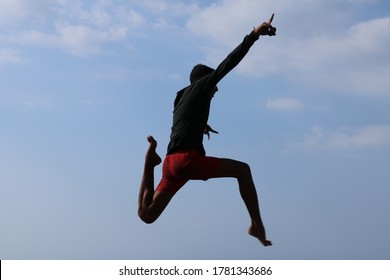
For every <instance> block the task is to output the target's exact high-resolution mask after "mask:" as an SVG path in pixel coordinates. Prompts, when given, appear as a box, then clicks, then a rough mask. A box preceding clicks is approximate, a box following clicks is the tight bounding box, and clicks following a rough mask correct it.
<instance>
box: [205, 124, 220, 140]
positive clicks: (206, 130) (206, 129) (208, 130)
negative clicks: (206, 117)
mask: <svg viewBox="0 0 390 280" xmlns="http://www.w3.org/2000/svg"><path fill="white" fill-rule="evenodd" d="M210 132H212V133H215V134H218V131H216V130H214V129H212V128H211V126H209V125H208V124H206V127H205V128H204V134H205V135H207V138H208V139H209V140H210Z"/></svg>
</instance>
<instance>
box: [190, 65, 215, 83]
mask: <svg viewBox="0 0 390 280" xmlns="http://www.w3.org/2000/svg"><path fill="white" fill-rule="evenodd" d="M213 71H214V69H213V68H211V67H208V66H206V65H204V64H198V65H195V66H194V68H193V69H192V71H191V74H190V82H191V84H193V83H194V82H196V81H197V80H199V79H201V78H202V77H204V76H206V75H208V74H210V73H212V72H213Z"/></svg>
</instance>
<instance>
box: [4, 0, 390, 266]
mask: <svg viewBox="0 0 390 280" xmlns="http://www.w3.org/2000/svg"><path fill="white" fill-rule="evenodd" d="M273 12H275V19H274V22H273V24H274V25H275V26H276V27H277V28H278V31H277V36H276V37H264V38H261V39H260V40H259V41H258V42H257V43H256V44H255V45H254V46H253V47H252V49H251V51H250V53H249V54H248V55H247V57H246V58H245V59H244V61H243V62H242V63H241V64H240V65H239V66H238V67H237V68H236V69H235V70H234V71H232V72H231V73H230V74H229V75H228V76H227V77H226V78H225V79H224V80H223V81H222V82H221V83H220V84H219V92H218V94H217V95H216V96H215V98H214V99H213V104H212V109H211V116H210V120H209V124H210V125H211V126H212V127H213V128H215V129H216V130H218V131H219V132H220V134H219V135H217V136H214V135H212V139H211V140H210V141H208V140H207V139H205V147H206V150H207V153H208V154H209V155H213V156H220V157H230V158H234V159H238V160H242V161H246V162H248V163H249V164H250V165H251V167H252V172H253V176H254V179H255V181H256V185H257V188H258V193H259V198H260V203H261V205H260V206H261V211H262V215H263V219H264V223H265V225H266V229H267V234H268V237H269V239H270V240H272V241H273V243H274V246H273V247H271V248H264V247H262V246H261V245H260V244H259V243H258V241H256V240H255V239H254V238H251V237H250V236H248V235H247V234H246V228H247V227H248V225H249V217H248V214H247V212H246V210H245V207H244V204H243V202H242V201H241V198H240V196H239V193H238V188H237V186H236V182H235V181H234V180H230V179H220V180H210V181H208V182H206V183H205V182H190V183H189V184H187V185H186V187H185V188H183V189H182V190H181V191H180V192H179V193H178V194H177V196H176V197H175V198H174V199H173V201H172V202H171V204H170V205H169V206H168V208H167V209H166V212H164V214H163V215H162V216H161V218H160V219H159V220H158V221H157V222H156V223H155V224H153V225H145V224H143V223H142V222H141V221H140V220H139V219H138V217H137V214H136V210H137V195H138V188H139V183H140V180H141V175H142V165H143V159H144V154H145V150H146V148H147V143H146V136H147V135H148V134H152V135H154V137H155V138H156V139H157V140H158V142H159V147H158V152H159V153H160V154H161V155H164V153H165V151H166V146H167V144H168V140H169V133H170V126H171V118H172V106H173V99H174V97H175V93H176V92H177V91H178V90H179V89H181V88H182V87H185V86H186V85H187V84H188V74H189V71H190V70H191V68H192V66H193V65H195V64H197V63H199V62H202V63H206V64H209V65H210V66H213V67H215V66H217V65H218V63H219V62H220V61H221V60H222V59H223V58H224V57H225V56H226V55H227V54H228V53H229V52H230V51H231V50H232V49H233V48H234V47H235V46H236V45H237V44H239V43H240V42H241V40H242V38H243V37H244V36H245V35H246V34H247V33H249V32H250V31H251V29H252V28H253V26H255V25H257V24H259V23H261V22H262V21H265V20H267V19H268V18H269V16H270V15H271V14H272V13H273ZM389 34H390V2H388V1H384V0H382V1H380V0H339V1H335V0H326V1H325V0H305V1H287V0H263V1H255V0H239V1H238V0H234V1H233V0H220V1H203V0H202V1H201V0H193V1H184V0H182V1H179V0H161V1H151V0H139V1H138V0H132V1H124V0H123V1H121V0H101V1H78V0H73V1H72V0H56V1H49V0H34V1H29V0H0V125H1V126H0V127H1V130H0V227H1V230H0V240H1V241H0V259H389V258H390V243H389V242H388V236H389V235H390V222H389V218H388V217H389V213H390V203H389V202H388V201H389V198H390V188H389V182H390V173H389V171H388V169H389V166H390V110H389V109H388V108H389V105H390V90H389V88H390V79H389V77H390V56H389V49H390V36H389ZM160 176H161V170H160V168H158V169H156V181H158V180H159V178H160Z"/></svg>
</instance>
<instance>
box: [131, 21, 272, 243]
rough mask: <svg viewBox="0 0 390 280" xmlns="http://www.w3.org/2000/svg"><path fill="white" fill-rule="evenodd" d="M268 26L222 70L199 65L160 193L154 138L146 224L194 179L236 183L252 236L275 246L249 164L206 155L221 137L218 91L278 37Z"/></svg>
mask: <svg viewBox="0 0 390 280" xmlns="http://www.w3.org/2000/svg"><path fill="white" fill-rule="evenodd" d="M273 16H274V15H272V16H271V18H270V20H269V21H268V22H264V23H262V24H261V25H259V26H257V27H255V28H254V29H253V31H252V32H251V33H250V34H249V35H247V36H245V38H244V40H243V41H242V43H241V44H240V45H239V46H238V47H237V48H236V49H234V50H233V51H232V52H231V53H230V54H229V55H228V56H227V57H226V58H225V59H224V60H223V61H222V62H221V64H219V66H218V67H217V68H216V69H212V68H210V67H208V66H206V65H203V64H198V65H196V66H195V67H194V68H193V70H192V72H191V74H190V82H191V84H190V85H189V86H187V87H186V88H184V89H182V90H180V91H179V92H178V93H177V96H176V99H175V101H174V111H173V125H172V131H171V136H170V142H169V145H168V149H167V155H166V157H165V159H164V163H163V167H162V179H161V181H160V183H159V184H158V185H157V188H156V190H155V189H154V168H155V167H156V166H157V165H159V164H160V163H161V158H160V156H159V155H158V154H157V153H156V147H157V142H156V140H155V139H154V138H153V137H152V136H148V137H147V140H148V142H149V148H148V150H147V152H146V156H145V166H144V173H143V177H142V182H141V187H140V191H139V199H138V215H139V217H140V218H141V219H142V221H144V222H145V223H148V224H149V223H153V222H154V221H155V220H156V219H157V218H158V217H159V216H160V214H161V213H162V212H163V211H164V209H165V207H166V206H167V205H168V203H169V201H170V200H171V199H172V197H173V196H174V195H175V193H176V192H177V191H178V190H179V189H180V188H181V187H182V186H184V184H185V183H187V182H188V181H189V180H204V181H206V180H208V179H212V178H223V177H230V178H236V179H237V181H238V186H239V190H240V194H241V197H242V199H243V201H244V203H245V205H246V207H247V210H248V212H249V216H250V218H251V225H250V226H249V229H248V233H249V234H250V235H252V236H254V237H256V238H257V239H259V240H260V242H261V243H262V244H263V245H264V246H270V245H272V243H271V241H269V240H267V239H266V234H265V229H264V225H263V222H262V219H261V216H260V209H259V203H258V199H257V192H256V188H255V185H254V182H253V179H252V174H251V170H250V167H249V165H248V164H246V163H243V162H239V161H236V160H232V159H224V158H216V157H209V156H206V152H205V149H204V147H203V136H204V134H206V135H207V136H210V135H209V133H210V132H214V133H217V132H216V131H215V130H213V129H212V128H211V127H210V126H209V125H208V124H207V121H208V117H209V112H210V104H211V99H212V98H213V96H214V94H215V93H216V92H217V91H218V88H217V84H218V82H219V81H221V80H222V78H224V77H225V76H226V75H227V74H228V73H229V72H230V71H231V70H232V69H233V68H234V67H236V66H237V65H238V63H240V61H241V60H242V59H243V58H244V56H245V55H246V54H247V53H248V51H249V49H250V48H251V47H252V45H253V44H254V43H255V42H256V41H257V40H258V39H259V37H260V36H265V35H268V36H273V35H275V31H276V28H274V27H273V26H272V25H271V22H272V20H273Z"/></svg>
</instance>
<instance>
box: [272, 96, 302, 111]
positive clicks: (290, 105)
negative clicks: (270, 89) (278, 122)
mask: <svg viewBox="0 0 390 280" xmlns="http://www.w3.org/2000/svg"><path fill="white" fill-rule="evenodd" d="M265 106H266V108H267V109H269V110H289V111H297V110H302V109H303V108H304V105H303V103H302V102H301V101H300V100H298V99H293V98H278V99H272V98H268V100H267V102H266V104H265Z"/></svg>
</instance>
